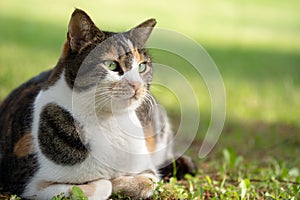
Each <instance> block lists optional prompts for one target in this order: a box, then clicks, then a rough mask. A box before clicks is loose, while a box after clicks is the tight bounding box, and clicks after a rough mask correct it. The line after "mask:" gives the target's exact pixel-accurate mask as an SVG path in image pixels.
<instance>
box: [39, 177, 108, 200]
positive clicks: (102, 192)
mask: <svg viewBox="0 0 300 200" xmlns="http://www.w3.org/2000/svg"><path fill="white" fill-rule="evenodd" d="M73 186H74V185H71V184H49V185H48V186H46V187H43V188H42V189H40V190H39V191H38V192H37V195H36V199H39V200H40V199H41V200H43V199H45V200H49V199H52V197H53V196H56V195H58V194H61V193H62V194H63V195H64V196H66V197H69V196H72V187H73ZM76 186H77V187H79V188H81V189H82V191H83V193H84V194H85V196H86V197H88V199H89V200H96V199H97V200H102V199H103V200H104V199H107V198H108V197H109V196H110V195H111V192H112V184H111V182H110V181H108V180H97V181H93V182H89V183H87V184H82V185H76Z"/></svg>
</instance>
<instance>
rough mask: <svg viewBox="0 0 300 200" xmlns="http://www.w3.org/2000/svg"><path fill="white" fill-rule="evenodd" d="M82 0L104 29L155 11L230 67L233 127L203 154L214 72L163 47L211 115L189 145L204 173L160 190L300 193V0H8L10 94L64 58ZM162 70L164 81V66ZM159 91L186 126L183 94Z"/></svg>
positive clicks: (4, 12) (0, 51) (5, 89)
mask: <svg viewBox="0 0 300 200" xmlns="http://www.w3.org/2000/svg"><path fill="white" fill-rule="evenodd" d="M74 7H78V8H82V9H84V10H86V11H87V12H88V13H89V14H90V15H91V17H92V19H93V20H94V21H95V22H96V24H97V25H98V26H99V27H100V28H102V29H104V30H112V31H124V30H128V29H129V28H130V27H132V26H134V25H137V24H138V23H140V22H142V21H143V20H146V19H148V18H151V17H154V18H156V19H157V21H158V24H157V27H158V28H164V29H170V30H173V31H176V32H179V33H181V34H183V35H186V36H187V37H189V38H191V39H193V40H194V41H196V42H197V43H198V44H200V45H202V46H203V48H204V49H205V50H206V51H207V53H208V54H209V55H210V57H211V58H212V60H213V61H214V62H215V64H216V65H217V67H218V69H219V71H220V74H221V75H222V78H223V81H224V86H225V90H226V98H227V99H226V121H225V125H224V129H223V131H222V134H221V136H220V138H219V140H218V142H217V144H216V146H215V147H214V149H213V151H212V152H210V154H208V156H206V157H205V158H204V159H199V158H198V151H199V149H200V146H201V144H202V142H203V139H204V137H205V132H206V130H207V128H208V126H209V124H210V117H211V108H212V104H211V101H210V93H209V92H208V90H207V87H206V85H205V82H204V80H205V77H201V76H196V75H195V76H194V75H193V74H194V72H193V70H190V68H188V67H186V66H189V64H188V63H186V62H185V61H184V60H182V59H181V60H177V57H172V56H170V55H164V52H159V51H156V52H153V54H154V55H153V57H154V60H155V59H156V61H158V62H161V61H163V62H165V63H167V64H169V65H170V66H172V67H173V68H174V69H177V70H178V71H180V73H182V74H184V75H185V76H186V77H188V79H189V81H190V83H191V84H192V85H193V87H194V89H195V91H197V92H196V93H195V95H196V97H197V100H198V103H199V112H200V116H201V118H200V119H201V120H200V125H199V129H198V132H197V136H196V138H195V140H194V141H193V143H192V145H191V146H190V148H189V150H188V151H187V153H188V154H190V155H192V156H193V157H194V159H195V160H196V162H197V164H198V166H199V172H198V173H197V176H196V178H193V177H187V178H188V179H187V181H183V182H182V181H177V180H176V179H172V180H171V182H170V183H168V184H161V185H160V186H159V187H158V188H157V190H156V193H155V195H156V196H155V197H157V198H159V197H161V198H164V197H166V198H167V197H168V198H190V199H193V198H195V199H197V198H200V199H206V198H207V199H299V198H300V171H299V170H300V167H299V166H300V157H299V155H300V148H299V147H300V119H299V116H300V109H299V108H300V76H299V74H300V12H299V7H300V2H299V1H297V0H288V1H276V0H275V1H271V0H264V1H258V0H255V1H242V0H234V1H216V0H212V1H208V0H207V1H204V0H201V1H198V0H188V1H178V2H177V1H170V0H167V1H158V0H152V1H136V0H134V1H130V2H126V3H125V2H123V1H120V0H112V1H103V2H102V1H58V0H53V1H48V2H46V1H38V0H25V1H22V2H18V1H8V0H2V1H1V2H0V27H1V28H0V44H1V45H0V69H1V70H0V100H2V99H3V98H5V96H6V95H7V94H8V93H9V92H10V91H11V90H12V89H13V88H15V87H17V86H18V85H19V84H21V83H22V82H24V81H26V80H27V79H29V78H30V77H32V76H34V75H36V74H38V73H39V72H41V71H43V70H45V69H49V68H52V67H53V66H55V64H56V62H57V60H58V57H59V56H60V53H61V48H62V44H63V42H64V40H65V36H66V32H67V24H68V21H69V17H70V14H71V12H72V11H73V9H74ZM173 42H174V43H175V42H176V41H173ZM181 47H182V46H181ZM181 47H180V46H179V48H181ZM155 73H156V79H155V80H156V81H157V82H159V77H160V76H159V75H161V74H159V72H157V71H155ZM165 77H166V79H167V81H168V84H169V85H176V83H177V82H176V80H174V79H172V77H168V76H167V75H166V76H165ZM152 91H153V93H154V94H155V95H156V97H157V98H158V99H159V100H160V102H161V103H162V104H163V105H164V106H165V108H166V109H167V112H168V114H169V116H170V117H171V121H172V123H173V124H174V125H173V126H174V129H176V128H177V127H178V124H179V122H180V117H181V113H180V109H179V103H180V100H178V99H176V95H174V94H172V92H171V91H166V90H164V89H163V88H161V87H155V86H154V87H153V89H152ZM183 91H184V89H183ZM184 102H185V101H183V102H181V103H184ZM186 104H187V103H186ZM190 109H193V108H190ZM190 123H191V124H193V123H194V121H193V120H191V121H190ZM186 132H187V133H186V134H193V133H189V131H188V130H187V131H186ZM172 195H175V196H172ZM0 197H1V196H0Z"/></svg>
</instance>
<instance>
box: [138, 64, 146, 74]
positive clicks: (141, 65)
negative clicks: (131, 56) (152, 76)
mask: <svg viewBox="0 0 300 200" xmlns="http://www.w3.org/2000/svg"><path fill="white" fill-rule="evenodd" d="M146 69H147V63H146V62H143V63H141V64H139V72H140V73H143V72H145V71H146Z"/></svg>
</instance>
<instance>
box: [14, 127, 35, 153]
mask: <svg viewBox="0 0 300 200" xmlns="http://www.w3.org/2000/svg"><path fill="white" fill-rule="evenodd" d="M33 152H34V147H33V138H32V136H31V134H30V133H26V134H24V135H23V136H22V137H21V138H20V139H19V141H18V142H17V143H15V145H14V154H15V155H16V156H17V157H18V158H21V157H24V156H27V155H29V154H31V153H33Z"/></svg>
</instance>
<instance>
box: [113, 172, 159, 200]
mask: <svg viewBox="0 0 300 200" xmlns="http://www.w3.org/2000/svg"><path fill="white" fill-rule="evenodd" d="M158 181H159V178H158V177H157V176H156V175H155V174H154V173H143V174H138V175H135V176H121V177H118V178H116V179H114V180H112V185H113V192H116V193H118V192H120V193H121V194H124V195H126V196H129V197H131V198H133V199H140V198H142V199H144V198H148V197H150V196H152V194H153V191H154V189H155V187H156V183H157V182H158Z"/></svg>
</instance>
